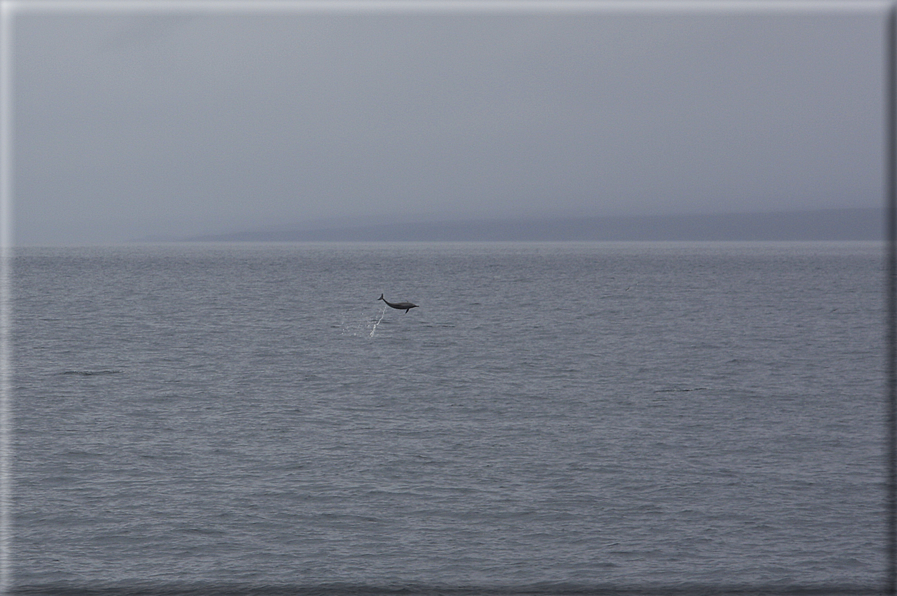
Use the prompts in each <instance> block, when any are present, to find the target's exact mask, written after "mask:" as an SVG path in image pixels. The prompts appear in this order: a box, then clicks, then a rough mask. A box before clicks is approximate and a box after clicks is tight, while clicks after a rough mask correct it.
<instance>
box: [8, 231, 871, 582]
mask: <svg viewBox="0 0 897 596" xmlns="http://www.w3.org/2000/svg"><path fill="white" fill-rule="evenodd" d="M885 252H886V251H885V246H884V244H883V243H881V242H831V243H825V242H793V243H787V242H778V243H776V242H745V243H737V242H705V243H697V242H696V243H688V242H672V243H648V242H633V243H627V242H606V243H600V242H594V243H591V242H584V243H510V242H509V243H505V242H493V243H413V242H409V243H370V244H364V243H330V244H328V243H320V244H314V243H308V244H303V243H294V244H289V243H286V244H247V243H232V244H157V245H146V244H135V245H122V246H105V247H76V248H59V247H57V248H19V249H16V251H15V256H14V264H13V268H12V272H11V280H12V284H11V287H12V305H13V331H12V342H11V349H12V361H13V365H14V370H13V377H12V389H13V392H12V396H13V405H12V411H13V420H14V422H13V427H14V435H13V445H14V454H13V477H14V486H13V491H14V492H13V494H14V501H13V503H14V505H13V520H14V521H13V529H12V553H13V555H12V569H13V585H14V590H13V591H14V592H15V593H22V594H47V595H49V594H90V593H94V594H104V595H107V596H109V595H114V594H147V595H149V594H160V595H165V594H172V595H177V594H194V595H196V594H293V593H295V594H330V595H333V596H336V595H342V594H347V595H352V594H355V595H361V594H402V595H405V596H415V595H417V594H427V595H436V594H462V593H463V594H517V593H520V594H604V593H607V594H611V593H625V594H664V593H676V594H718V593H738V594H754V593H777V594H784V593H791V592H794V593H800V594H811V593H812V594H829V593H831V594H834V593H838V594H841V593H844V594H859V593H870V594H871V593H879V589H880V587H881V586H882V585H884V582H885V576H886V571H887V570H886V565H887V561H886V558H887V556H886V532H885V529H886V528H885V526H886V524H885V521H886V520H885V514H886V488H885V484H886V477H887V475H886V470H885V467H886V462H885V458H884V452H885V451H884V439H885V422H884V418H885V412H886V407H885V389H886V382H885V351H886V350H885V348H886V346H885V325H884V322H885V304H886V299H885V293H884V289H885V285H884V270H885ZM381 294H384V295H385V298H386V299H387V300H389V301H391V302H401V301H409V302H413V303H414V304H416V305H418V306H417V308H414V309H411V310H410V311H409V312H407V313H406V312H405V311H404V310H394V309H391V308H389V307H388V306H387V305H386V304H385V303H384V302H382V301H379V300H378V298H379V296H380V295H381Z"/></svg>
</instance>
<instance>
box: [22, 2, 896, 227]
mask: <svg viewBox="0 0 897 596" xmlns="http://www.w3.org/2000/svg"><path fill="white" fill-rule="evenodd" d="M487 1H488V0H487ZM76 2H77V0H76ZM483 4H485V3H483ZM28 6H29V5H28V3H27V2H25V3H21V4H20V7H21V8H20V9H19V10H17V11H16V12H15V13H14V18H15V21H14V42H13V45H14V50H15V55H14V56H15V59H14V66H15V77H14V83H15V84H14V88H13V96H14V109H15V136H14V161H15V178H14V180H15V201H14V205H13V207H14V213H15V216H16V218H15V232H14V233H15V241H16V243H17V244H22V245H27V244H59V243H91V242H114V241H122V240H128V239H133V238H140V237H144V236H165V235H172V236H183V235H191V234H200V233H215V232H221V231H230V230H236V229H246V228H257V227H263V226H268V225H286V224H294V223H297V224H298V223H302V222H307V221H311V220H316V219H321V218H343V217H345V218H356V219H358V220H360V221H380V220H383V219H390V218H409V219H429V218H434V219H442V218H465V217H495V216H520V215H527V216H529V215H539V216H541V215H559V216H569V215H577V214H582V215H593V214H594V215H602V214H645V213H658V214H663V213H684V212H685V213H688V212H739V211H758V210H759V211H769V210H779V209H803V208H822V207H839V206H862V207H872V206H879V205H881V204H882V201H883V198H882V193H883V190H882V189H883V163H882V162H883V147H884V91H883V88H884V87H883V74H884V73H883V56H884V22H885V10H884V7H885V5H884V4H881V5H878V6H877V7H876V6H873V5H870V4H868V3H864V4H859V3H858V4H856V5H855V6H856V8H855V9H844V6H846V3H843V2H842V3H837V4H835V5H829V4H821V3H813V2H809V3H807V4H806V5H805V6H806V7H808V8H806V9H803V8H795V9H793V10H787V11H784V10H778V9H770V8H769V5H759V4H757V5H750V4H747V5H745V4H740V5H734V4H733V5H732V6H733V8H732V9H731V10H728V9H725V8H722V9H721V8H720V6H721V5H720V4H718V3H716V4H708V5H707V6H708V7H710V8H708V9H707V10H700V9H696V8H695V6H696V5H694V4H691V5H683V4H671V5H670V6H671V7H672V8H670V9H665V8H654V9H645V8H644V7H643V8H641V9H621V8H616V9H614V10H610V9H607V10H605V9H601V10H590V9H584V10H579V11H577V10H557V11H554V10H536V11H528V10H504V9H503V10H500V11H495V12H483V11H481V10H464V9H446V10H442V11H432V10H420V9H419V8H415V7H420V6H421V5H420V4H414V3H409V4H408V9H407V10H404V9H400V10H396V9H390V10H379V11H378V10H363V11H362V10H359V11H332V10H331V11H328V10H324V9H322V10H320V11H317V12H315V11H308V10H300V11H297V10H295V9H294V8H290V7H285V8H284V9H282V10H271V9H270V7H269V9H266V10H253V9H251V8H249V9H247V8H246V6H245V5H239V8H231V9H228V8H225V7H224V5H223V4H222V3H219V4H218V6H221V7H222V8H221V9H220V10H218V11H209V10H190V9H188V7H187V5H182V6H180V7H177V6H176V7H175V8H172V10H170V11H160V10H154V11H135V10H123V9H121V8H114V7H113V8H93V9H91V10H82V11H79V10H64V9H55V10H41V11H34V10H28ZM294 6H295V5H294ZM374 6H377V5H376V4H375V5H374ZM503 6H507V5H503ZM517 6H523V5H522V4H520V5H517ZM542 6H544V5H542ZM636 6H643V5H636ZM683 6H688V8H687V9H683V8H681V7H683ZM723 6H724V5H723ZM744 6H752V8H749V9H744V8H740V7H744ZM764 6H765V7H766V8H764ZM825 6H837V7H839V8H838V9H835V10H828V9H823V8H822V7H825ZM676 7H679V8H676Z"/></svg>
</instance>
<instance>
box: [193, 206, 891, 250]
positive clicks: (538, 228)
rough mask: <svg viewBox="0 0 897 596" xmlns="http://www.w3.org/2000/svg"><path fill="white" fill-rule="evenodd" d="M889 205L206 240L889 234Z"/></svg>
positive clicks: (305, 231) (264, 232) (308, 231)
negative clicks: (886, 213)
mask: <svg viewBox="0 0 897 596" xmlns="http://www.w3.org/2000/svg"><path fill="white" fill-rule="evenodd" d="M884 221H885V211H884V210H883V209H868V208H867V209H821V210H815V211H788V212H780V213H734V214H711V215H656V216H655V215H651V216H616V217H579V218H572V217H568V218H557V219H501V220H488V221H486V220H470V221H440V222H427V223H392V224H376V225H359V226H345V227H338V226H333V227H310V226H306V227H302V226H296V227H295V228H278V229H260V230H247V231H241V232H233V233H227V234H217V235H208V236H199V237H194V238H190V239H189V241H199V242H314V241H342V242H380V241H421V242H438V241H578V240H579V241H582V240H586V241H588V240H591V241H602V240H630V241H679V240H682V241H701V240H716V241H721V240H785V241H787V240H883V239H884V238H885V233H884Z"/></svg>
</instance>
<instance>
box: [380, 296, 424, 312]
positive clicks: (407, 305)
mask: <svg viewBox="0 0 897 596" xmlns="http://www.w3.org/2000/svg"><path fill="white" fill-rule="evenodd" d="M377 300H382V301H383V302H385V303H386V306H391V307H393V308H395V309H397V310H404V311H405V312H406V313H407V312H408V311H409V310H411V309H412V308H417V305H416V304H412V303H411V302H390V301H389V300H387V299H386V298H384V297H383V294H380V297H379V298H377Z"/></svg>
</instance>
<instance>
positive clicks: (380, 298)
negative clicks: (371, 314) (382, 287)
mask: <svg viewBox="0 0 897 596" xmlns="http://www.w3.org/2000/svg"><path fill="white" fill-rule="evenodd" d="M377 300H383V301H384V302H386V300H385V299H384V298H383V294H380V297H379V298H377Z"/></svg>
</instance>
